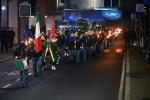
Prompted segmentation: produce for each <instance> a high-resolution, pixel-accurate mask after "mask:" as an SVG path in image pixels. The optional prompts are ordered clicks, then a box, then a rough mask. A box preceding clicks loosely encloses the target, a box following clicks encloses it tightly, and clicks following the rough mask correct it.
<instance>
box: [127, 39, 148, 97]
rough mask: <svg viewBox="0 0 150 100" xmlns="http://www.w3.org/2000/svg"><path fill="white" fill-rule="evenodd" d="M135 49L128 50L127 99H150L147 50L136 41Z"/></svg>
mask: <svg viewBox="0 0 150 100" xmlns="http://www.w3.org/2000/svg"><path fill="white" fill-rule="evenodd" d="M136 44H137V45H135V46H134V49H133V50H127V63H126V65H127V66H126V67H127V68H126V69H127V70H126V79H127V80H126V85H127V87H126V92H127V93H126V94H127V95H126V99H125V100H150V69H147V65H146V58H145V52H143V49H142V48H141V47H140V45H139V42H138V41H136Z"/></svg>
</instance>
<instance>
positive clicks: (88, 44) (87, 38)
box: [82, 36, 92, 47]
mask: <svg viewBox="0 0 150 100" xmlns="http://www.w3.org/2000/svg"><path fill="white" fill-rule="evenodd" d="M82 43H83V46H85V47H91V46H92V38H91V36H84V37H83V38H82Z"/></svg>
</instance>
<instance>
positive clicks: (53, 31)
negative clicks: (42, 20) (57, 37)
mask: <svg viewBox="0 0 150 100" xmlns="http://www.w3.org/2000/svg"><path fill="white" fill-rule="evenodd" d="M54 34H55V18H54V17H52V27H51V31H50V41H52V37H53V36H54Z"/></svg>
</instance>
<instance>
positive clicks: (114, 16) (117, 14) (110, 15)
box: [102, 10, 122, 20]
mask: <svg viewBox="0 0 150 100" xmlns="http://www.w3.org/2000/svg"><path fill="white" fill-rule="evenodd" d="M102 17H103V18H105V19H108V20H118V19H120V18H122V12H121V11H120V10H116V11H113V10H107V11H102Z"/></svg>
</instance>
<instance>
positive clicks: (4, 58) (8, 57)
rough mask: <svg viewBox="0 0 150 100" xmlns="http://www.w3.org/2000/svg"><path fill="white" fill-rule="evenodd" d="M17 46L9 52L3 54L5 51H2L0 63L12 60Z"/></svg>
mask: <svg viewBox="0 0 150 100" xmlns="http://www.w3.org/2000/svg"><path fill="white" fill-rule="evenodd" d="M17 46H18V45H14V46H13V48H12V49H11V50H8V52H7V53H6V52H5V49H4V52H3V53H0V63H3V62H6V61H9V60H12V59H14V58H13V52H14V50H15V49H16V48H17Z"/></svg>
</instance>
